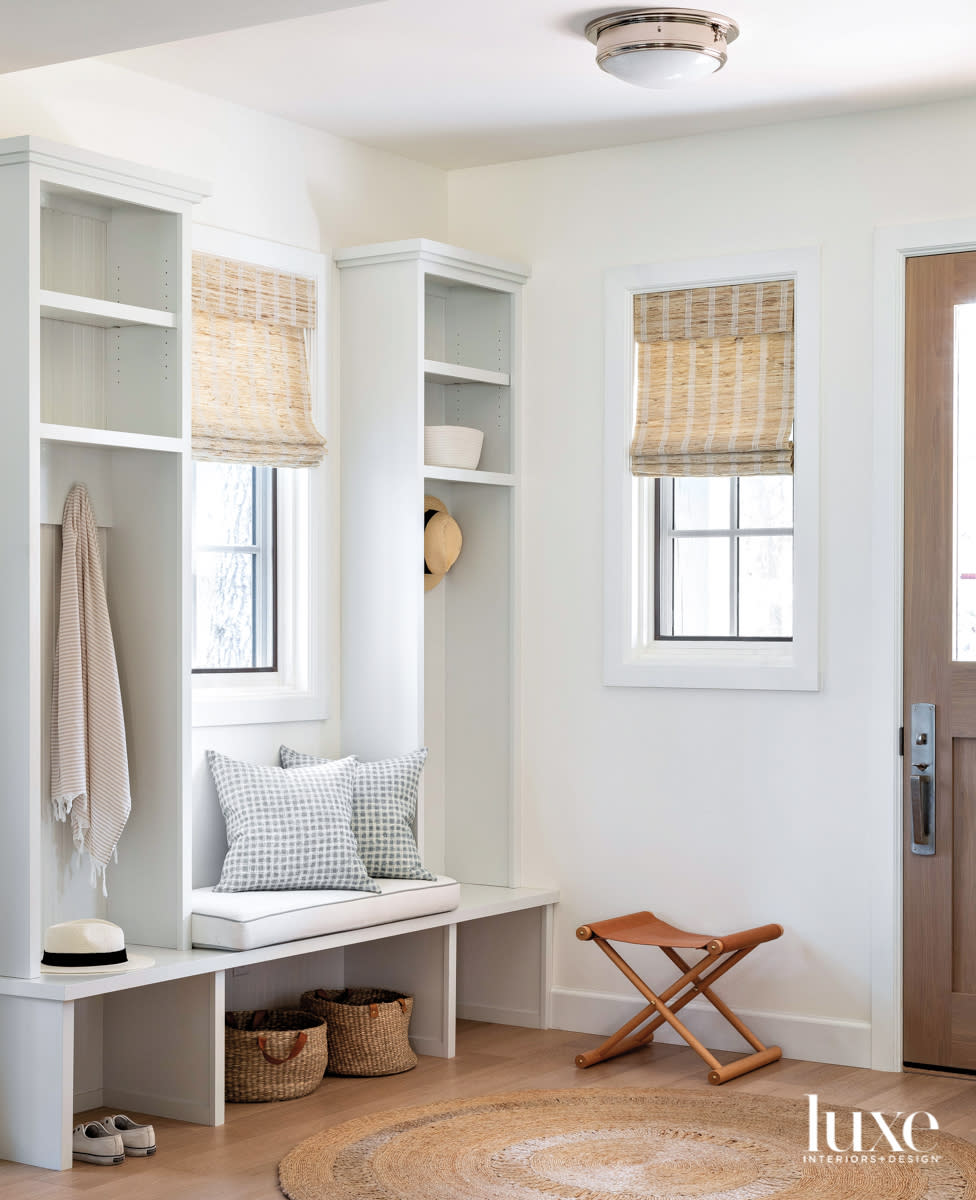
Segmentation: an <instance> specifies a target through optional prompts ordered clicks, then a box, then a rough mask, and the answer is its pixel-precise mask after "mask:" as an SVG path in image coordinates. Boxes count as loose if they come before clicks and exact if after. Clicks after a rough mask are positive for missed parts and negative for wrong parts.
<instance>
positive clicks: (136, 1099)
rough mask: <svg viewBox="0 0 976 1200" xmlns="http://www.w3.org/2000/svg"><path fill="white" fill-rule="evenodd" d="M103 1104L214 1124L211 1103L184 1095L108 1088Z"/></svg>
mask: <svg viewBox="0 0 976 1200" xmlns="http://www.w3.org/2000/svg"><path fill="white" fill-rule="evenodd" d="M102 1104H103V1105H105V1107H107V1108H111V1109H113V1110H114V1111H116V1112H137V1113H148V1114H149V1115H150V1116H154V1117H171V1118H172V1119H173V1120H174V1121H189V1122H190V1124H191V1125H212V1124H213V1114H212V1113H211V1111H210V1106H209V1104H206V1103H200V1102H199V1101H194V1100H186V1099H184V1098H183V1097H182V1096H154V1095H151V1094H149V1093H147V1092H131V1091H128V1090H126V1089H125V1088H106V1089H105V1096H104V1099H103V1100H102Z"/></svg>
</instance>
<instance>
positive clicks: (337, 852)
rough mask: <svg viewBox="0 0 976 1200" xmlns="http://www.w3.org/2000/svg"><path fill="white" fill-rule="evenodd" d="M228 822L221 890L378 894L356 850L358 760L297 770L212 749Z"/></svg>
mask: <svg viewBox="0 0 976 1200" xmlns="http://www.w3.org/2000/svg"><path fill="white" fill-rule="evenodd" d="M207 760H208V762H209V763H210V773H211V774H212V775H213V779H214V783H215V784H216V785H217V798H218V799H219V800H220V807H221V810H222V811H223V814H224V822H225V823H226V825H227V855H226V857H225V858H224V866H223V870H222V871H221V872H220V882H219V883H218V884H217V886H216V887H215V888H214V891H215V892H279V891H290V890H292V889H295V890H299V891H300V890H304V889H306V888H308V889H312V888H337V889H340V890H344V889H349V890H354V891H359V892H378V891H379V890H380V889H379V887H378V885H377V884H375V883H374V882H373V880H372V879H370V877H369V875H368V873H367V871H366V868H365V867H364V866H363V862H362V859H361V858H360V857H359V854H358V852H357V850H356V838H355V836H354V834H353V831H352V825H351V817H352V793H353V781H354V779H355V776H356V760H355V759H354V758H341V759H338V760H337V761H336V762H331V763H328V765H319V766H306V767H302V768H301V769H300V770H297V771H283V770H282V769H281V767H266V766H261V765H259V764H258V763H248V762H238V761H237V760H236V759H233V758H227V757H225V756H224V755H223V754H218V753H217V751H216V750H208V751H207Z"/></svg>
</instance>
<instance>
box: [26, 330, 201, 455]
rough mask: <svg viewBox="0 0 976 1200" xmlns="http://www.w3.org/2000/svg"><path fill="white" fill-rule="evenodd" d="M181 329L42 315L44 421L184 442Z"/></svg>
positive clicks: (42, 411) (42, 399) (42, 414)
mask: <svg viewBox="0 0 976 1200" xmlns="http://www.w3.org/2000/svg"><path fill="white" fill-rule="evenodd" d="M177 337H178V334H177V331H176V330H175V329H174V328H159V327H154V326H147V325H139V324H132V325H117V326H113V327H105V326H102V325H96V324H93V323H82V322H80V321H76V320H67V319H54V318H50V317H44V316H42V317H41V421H42V423H44V424H50V425H59V426H68V427H72V428H83V429H97V430H112V431H116V432H119V433H132V434H148V435H152V436H157V437H173V438H178V437H180V435H181V427H180V426H181V420H180V415H181V412H180V405H179V403H178V396H179V387H180V358H179V351H178V346H177Z"/></svg>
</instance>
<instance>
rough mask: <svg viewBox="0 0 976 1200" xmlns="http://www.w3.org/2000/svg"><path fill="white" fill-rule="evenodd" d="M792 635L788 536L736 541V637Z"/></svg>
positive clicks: (790, 567)
mask: <svg viewBox="0 0 976 1200" xmlns="http://www.w3.org/2000/svg"><path fill="white" fill-rule="evenodd" d="M792 635H793V539H792V537H742V538H739V636H740V637H746V638H748V637H764V638H765V637H776V638H780V637H786V638H788V637H792Z"/></svg>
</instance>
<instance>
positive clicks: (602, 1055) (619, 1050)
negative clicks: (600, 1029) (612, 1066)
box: [576, 1004, 657, 1067]
mask: <svg viewBox="0 0 976 1200" xmlns="http://www.w3.org/2000/svg"><path fill="white" fill-rule="evenodd" d="M656 1011H657V1009H656V1008H655V1006H654V1005H653V1004H649V1005H648V1006H647V1008H643V1009H641V1011H640V1012H639V1013H638V1014H637V1016H636V1017H633V1018H631V1020H629V1021H628V1022H627V1024H626V1025H621V1026H620V1028H619V1029H618V1030H617V1032H616V1033H612V1034H611V1035H610V1036H609V1037H608V1038H607V1040H606V1041H605V1042H603V1043H602V1044H601V1045H599V1046H597V1047H596V1049H595V1050H588V1051H587V1052H586V1053H585V1054H577V1055H576V1065H577V1066H578V1067H592V1066H595V1065H596V1064H597V1063H598V1062H606V1060H607V1059H608V1058H616V1057H617V1055H618V1054H626V1053H627V1051H628V1050H636V1049H637V1044H638V1043H635V1044H634V1045H621V1042H622V1041H623V1039H624V1038H625V1037H626V1036H627V1034H628V1033H632V1032H633V1031H634V1030H635V1029H636V1028H637V1026H638V1025H642V1024H643V1023H644V1022H645V1021H646V1020H647V1018H648V1017H649V1016H651V1015H652V1014H653V1013H655V1012H656ZM633 1040H634V1039H633V1038H632V1039H631V1041H633ZM639 1044H640V1045H644V1042H643V1041H641V1042H640V1043H639Z"/></svg>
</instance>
